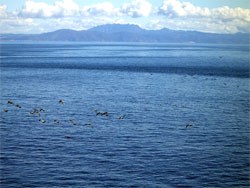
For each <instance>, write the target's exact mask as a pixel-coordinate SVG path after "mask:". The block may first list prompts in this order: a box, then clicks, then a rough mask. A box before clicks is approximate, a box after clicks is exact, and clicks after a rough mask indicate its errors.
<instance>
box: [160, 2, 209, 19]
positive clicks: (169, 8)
mask: <svg viewBox="0 0 250 188" xmlns="http://www.w3.org/2000/svg"><path fill="white" fill-rule="evenodd" d="M159 12H160V13H161V14H164V15H167V16H168V17H186V16H209V15H210V11H209V9H208V8H201V7H198V6H194V5H193V4H191V3H189V2H183V3H182V2H180V1H178V0H165V1H163V4H162V6H161V7H160V8H159Z"/></svg>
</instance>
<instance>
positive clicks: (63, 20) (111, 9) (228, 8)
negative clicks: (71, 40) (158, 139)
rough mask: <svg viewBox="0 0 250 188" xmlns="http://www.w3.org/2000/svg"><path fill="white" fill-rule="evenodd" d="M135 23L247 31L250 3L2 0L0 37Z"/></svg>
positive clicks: (148, 26)
mask: <svg viewBox="0 0 250 188" xmlns="http://www.w3.org/2000/svg"><path fill="white" fill-rule="evenodd" d="M111 23H119V24H136V25H139V26H140V27H142V28H144V29H150V30H155V29H162V28H169V29H174V30H192V31H202V32H209V33H237V32H243V33H246V32H247V33H249V32H250V1H249V0H121V1H120V0H0V32H1V33H43V32H50V31H55V30H58V29H74V30H86V29H89V28H92V27H95V26H98V25H102V24H111Z"/></svg>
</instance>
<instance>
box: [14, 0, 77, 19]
mask: <svg viewBox="0 0 250 188" xmlns="http://www.w3.org/2000/svg"><path fill="white" fill-rule="evenodd" d="M78 13H79V6H78V5H77V4H76V3H75V2H74V1H73V0H63V1H56V2H55V4H54V5H48V4H47V3H44V2H34V1H32V0H28V1H26V2H25V5H24V7H23V9H22V10H21V11H20V12H19V15H20V16H22V17H30V18H53V17H66V16H76V15H77V14H78Z"/></svg>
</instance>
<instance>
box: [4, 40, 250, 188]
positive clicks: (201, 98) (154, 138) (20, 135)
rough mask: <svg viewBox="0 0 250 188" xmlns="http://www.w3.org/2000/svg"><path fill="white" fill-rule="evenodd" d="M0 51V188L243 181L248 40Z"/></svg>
mask: <svg viewBox="0 0 250 188" xmlns="http://www.w3.org/2000/svg"><path fill="white" fill-rule="evenodd" d="M0 46H1V49H0V55H1V57H0V70H1V71H0V84H1V85H0V91H1V93H0V108H1V109H0V110H1V112H0V115H1V116H0V136H1V137H0V139H1V140H0V141H1V147H0V149H1V150H0V152H1V153H0V187H1V188H7V187H8V188H9V187H44V188H45V187H46V188H47V187H119V188H120V187H164V188H165V187H166V188H168V187H170V188H171V187H197V188H200V187H227V188H228V187H249V186H250V174H249V173H250V161H249V157H250V140H249V139H250V132H249V131H250V119H249V115H250V112H249V111H250V82H249V81H250V75H249V72H250V71H249V65H250V62H249V59H250V58H249V46H234V45H205V44H204V45H198V44H131V43H130V44H128V43H123V44H114V43H111V44H108V43H104V44H98V43H96V44H94V43H1V45H0ZM105 112H106V113H105Z"/></svg>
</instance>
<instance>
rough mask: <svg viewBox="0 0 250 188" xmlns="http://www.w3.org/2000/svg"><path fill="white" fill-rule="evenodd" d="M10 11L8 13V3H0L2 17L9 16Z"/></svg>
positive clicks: (0, 16)
mask: <svg viewBox="0 0 250 188" xmlns="http://www.w3.org/2000/svg"><path fill="white" fill-rule="evenodd" d="M7 17H8V13H7V6H6V5H0V18H1V19H3V18H7Z"/></svg>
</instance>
